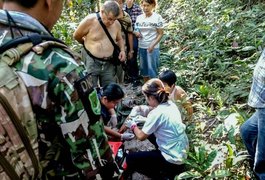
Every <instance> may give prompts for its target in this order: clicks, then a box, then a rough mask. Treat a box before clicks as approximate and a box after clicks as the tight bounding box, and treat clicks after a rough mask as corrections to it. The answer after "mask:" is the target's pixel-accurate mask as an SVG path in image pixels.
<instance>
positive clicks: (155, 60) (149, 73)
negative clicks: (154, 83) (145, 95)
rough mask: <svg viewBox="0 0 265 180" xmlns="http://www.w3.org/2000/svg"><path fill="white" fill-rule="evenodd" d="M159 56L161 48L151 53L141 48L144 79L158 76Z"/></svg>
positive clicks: (141, 68) (141, 69)
mask: <svg viewBox="0 0 265 180" xmlns="http://www.w3.org/2000/svg"><path fill="white" fill-rule="evenodd" d="M159 55H160V51H159V48H155V49H154V50H153V51H152V52H151V53H149V52H147V49H143V48H139V56H140V74H141V75H142V76H143V77H150V78H155V77H157V76H158V68H159V65H160V60H159Z"/></svg>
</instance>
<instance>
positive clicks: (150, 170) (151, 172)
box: [124, 135, 184, 180]
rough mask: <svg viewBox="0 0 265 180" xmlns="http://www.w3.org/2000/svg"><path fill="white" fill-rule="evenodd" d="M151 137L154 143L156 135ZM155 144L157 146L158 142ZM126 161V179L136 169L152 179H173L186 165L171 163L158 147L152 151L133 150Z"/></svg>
mask: <svg viewBox="0 0 265 180" xmlns="http://www.w3.org/2000/svg"><path fill="white" fill-rule="evenodd" d="M150 138H151V139H150V142H152V143H153V142H154V141H153V140H154V136H152V135H151V136H150ZM148 139H149V138H148ZM154 145H155V146H156V143H155V144H154ZM156 147H157V146H156ZM126 163H127V169H126V170H125V172H124V179H127V178H128V177H129V176H130V175H131V174H132V173H133V172H135V171H136V172H139V173H141V174H144V175H146V176H148V177H150V178H152V179H157V180H163V179H170V180H171V179H172V180H173V179H174V177H175V176H176V175H178V174H180V173H181V172H183V171H184V165H177V164H172V163H169V162H168V161H166V160H165V158H164V157H163V156H162V154H161V151H160V150H158V149H156V150H152V151H139V152H131V153H129V154H128V156H127V157H126Z"/></svg>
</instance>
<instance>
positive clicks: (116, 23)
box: [113, 20, 121, 30]
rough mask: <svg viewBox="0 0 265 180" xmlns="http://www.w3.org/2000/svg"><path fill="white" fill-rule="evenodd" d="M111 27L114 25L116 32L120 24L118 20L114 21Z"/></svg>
mask: <svg viewBox="0 0 265 180" xmlns="http://www.w3.org/2000/svg"><path fill="white" fill-rule="evenodd" d="M113 25H114V27H115V29H117V30H119V29H120V28H121V23H120V22H119V21H118V20H116V21H114V23H113Z"/></svg>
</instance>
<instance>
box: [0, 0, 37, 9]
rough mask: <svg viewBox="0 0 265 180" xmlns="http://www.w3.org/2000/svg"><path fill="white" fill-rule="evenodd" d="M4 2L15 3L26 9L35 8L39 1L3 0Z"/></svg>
mask: <svg viewBox="0 0 265 180" xmlns="http://www.w3.org/2000/svg"><path fill="white" fill-rule="evenodd" d="M2 1H3V2H15V3H17V4H19V5H21V6H23V7H25V8H32V7H34V6H35V5H36V4H37V2H38V0H2Z"/></svg>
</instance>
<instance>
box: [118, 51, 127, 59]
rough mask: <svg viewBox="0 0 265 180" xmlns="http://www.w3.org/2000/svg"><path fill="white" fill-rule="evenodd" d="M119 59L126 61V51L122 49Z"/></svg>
mask: <svg viewBox="0 0 265 180" xmlns="http://www.w3.org/2000/svg"><path fill="white" fill-rule="evenodd" d="M119 60H120V61H121V62H124V61H125V60H126V54H125V51H121V52H120V54H119Z"/></svg>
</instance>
